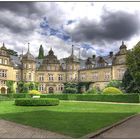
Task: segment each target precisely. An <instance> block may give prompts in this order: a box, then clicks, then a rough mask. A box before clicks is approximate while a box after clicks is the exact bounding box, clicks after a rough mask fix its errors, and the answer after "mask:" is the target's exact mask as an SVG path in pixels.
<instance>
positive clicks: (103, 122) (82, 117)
mask: <svg viewBox="0 0 140 140" xmlns="http://www.w3.org/2000/svg"><path fill="white" fill-rule="evenodd" d="M139 112H140V106H139V105H126V104H103V103H101V104H100V103H94V102H93V103H92V102H70V101H61V102H60V104H59V105H58V106H39V107H38V106H31V107H30V106H28V107H26V106H15V105H14V102H13V101H2V102H0V118H2V119H5V120H10V121H14V122H17V123H21V124H25V125H30V126H33V127H37V128H42V129H46V130H50V131H54V132H58V133H61V134H65V135H69V136H71V137H73V138H77V137H81V136H83V135H86V134H88V133H91V132H95V131H97V130H99V129H101V128H103V127H106V126H108V125H111V124H112V123H115V122H117V121H119V120H121V119H123V118H125V117H127V116H130V115H133V114H136V113H139Z"/></svg>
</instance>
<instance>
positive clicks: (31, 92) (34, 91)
mask: <svg viewBox="0 0 140 140" xmlns="http://www.w3.org/2000/svg"><path fill="white" fill-rule="evenodd" d="M40 94H41V93H40V92H39V91H38V90H29V95H30V96H34V95H35V96H40Z"/></svg>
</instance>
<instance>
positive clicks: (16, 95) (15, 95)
mask: <svg viewBox="0 0 140 140" xmlns="http://www.w3.org/2000/svg"><path fill="white" fill-rule="evenodd" d="M13 97H14V98H28V97H30V95H29V94H28V93H15V94H13Z"/></svg>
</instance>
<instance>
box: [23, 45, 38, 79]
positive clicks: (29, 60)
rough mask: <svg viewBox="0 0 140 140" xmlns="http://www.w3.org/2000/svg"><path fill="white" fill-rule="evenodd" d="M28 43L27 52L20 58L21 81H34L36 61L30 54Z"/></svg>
mask: <svg viewBox="0 0 140 140" xmlns="http://www.w3.org/2000/svg"><path fill="white" fill-rule="evenodd" d="M29 45H30V43H28V50H27V53H26V54H25V55H23V56H22V60H21V62H22V71H23V72H22V75H23V76H22V79H23V81H34V80H35V69H36V66H35V64H36V61H35V58H34V56H33V55H32V54H31V53H30V46H29Z"/></svg>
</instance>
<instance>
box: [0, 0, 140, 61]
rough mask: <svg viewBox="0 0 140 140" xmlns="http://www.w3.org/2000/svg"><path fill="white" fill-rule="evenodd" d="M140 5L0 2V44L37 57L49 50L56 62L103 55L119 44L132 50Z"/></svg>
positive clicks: (139, 29)
mask: <svg viewBox="0 0 140 140" xmlns="http://www.w3.org/2000/svg"><path fill="white" fill-rule="evenodd" d="M139 7H140V2H0V43H1V45H2V42H4V43H5V45H6V47H7V48H11V49H14V50H15V51H18V52H19V54H21V52H22V48H23V50H24V53H26V51H27V46H28V42H30V50H31V53H32V54H34V55H35V56H37V55H38V49H39V46H40V44H42V45H43V47H44V50H45V54H47V53H48V50H49V49H50V47H52V48H53V50H54V52H55V54H56V55H57V57H58V58H59V59H60V58H62V57H67V56H69V55H70V53H71V45H72V44H73V45H74V46H75V47H74V48H75V55H77V56H78V51H79V48H80V50H81V57H82V58H86V57H90V56H92V55H93V54H96V55H102V56H103V55H107V54H108V53H109V52H110V51H115V52H116V51H118V49H119V47H120V45H121V42H122V40H123V41H125V44H126V45H127V47H128V48H132V47H133V46H134V45H135V44H136V43H137V42H138V41H139V38H140V20H139V19H140V10H139Z"/></svg>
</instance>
